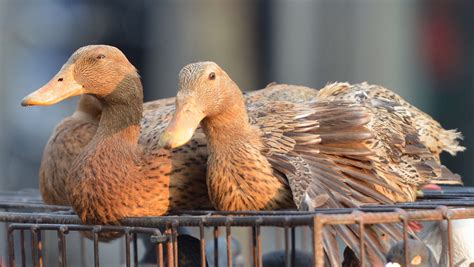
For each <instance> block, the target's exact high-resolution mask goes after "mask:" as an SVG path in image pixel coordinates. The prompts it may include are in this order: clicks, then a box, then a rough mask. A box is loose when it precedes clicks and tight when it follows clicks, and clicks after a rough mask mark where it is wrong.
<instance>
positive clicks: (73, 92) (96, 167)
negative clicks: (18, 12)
mask: <svg viewBox="0 0 474 267" xmlns="http://www.w3.org/2000/svg"><path fill="white" fill-rule="evenodd" d="M316 94H317V91H316V90H314V89H311V88H307V87H302V86H291V85H270V86H269V87H268V88H265V89H263V90H259V91H255V92H252V93H249V94H248V97H249V98H251V100H249V102H250V103H252V102H257V100H258V99H259V98H269V99H287V98H291V100H293V101H295V102H298V101H305V100H307V99H309V98H311V96H315V95H316ZM77 95H89V96H92V97H94V98H95V99H97V100H98V102H100V107H101V113H100V121H99V123H98V125H97V126H96V127H94V125H93V124H94V123H95V122H92V123H91V125H90V127H86V128H87V133H84V134H83V135H82V137H83V138H82V139H81V138H80V137H78V136H76V135H75V134H74V131H73V129H74V128H75V127H80V125H81V122H80V121H77V120H73V123H72V125H70V126H69V125H60V126H58V127H65V128H66V129H68V131H55V133H54V135H53V136H52V137H51V140H53V141H50V142H49V144H48V147H47V151H46V152H45V155H44V157H45V160H44V162H43V166H42V170H44V169H49V171H48V173H49V174H51V175H52V176H48V175H44V176H43V178H44V179H51V180H49V181H44V184H48V185H49V186H50V188H48V189H47V191H48V193H51V194H55V192H59V191H61V192H64V193H65V194H64V195H65V197H66V198H67V200H68V202H69V204H70V205H71V206H72V207H73V208H74V210H75V212H76V213H77V214H78V215H79V217H80V218H81V219H82V221H83V222H84V223H89V224H116V223H119V221H120V219H122V218H124V217H136V216H158V215H163V214H166V213H167V212H169V211H173V210H183V209H211V208H213V206H212V205H211V203H210V201H209V198H208V193H207V187H206V184H205V177H206V175H205V172H206V161H207V155H208V150H207V141H206V139H205V136H204V135H203V134H202V133H201V134H196V136H195V138H194V141H193V142H191V143H190V144H189V145H188V146H185V147H183V148H182V149H177V150H175V151H169V150H166V149H161V148H160V147H159V145H158V137H159V136H160V135H161V133H162V131H163V129H164V128H165V127H166V125H167V123H168V122H169V120H170V119H171V117H172V112H173V111H174V106H173V104H172V103H173V102H174V99H165V100H158V101H154V102H149V103H146V104H144V105H143V92H142V85H141V82H140V78H139V75H138V73H137V70H136V69H135V67H134V66H133V65H132V64H131V63H130V62H129V61H128V60H127V58H126V57H125V55H124V54H123V53H122V52H121V51H120V50H118V49H117V48H115V47H111V46H105V45H91V46H86V47H82V48H80V49H78V50H77V51H76V52H75V53H74V54H73V55H72V56H71V57H70V58H69V60H68V61H67V62H66V64H65V65H64V66H63V67H62V68H61V70H60V71H59V72H58V73H57V74H56V75H55V76H54V77H53V78H52V79H51V80H50V81H49V82H48V83H47V84H46V85H44V86H43V87H42V88H40V89H39V90H37V91H36V92H34V93H32V94H30V95H28V96H27V97H25V99H24V100H23V101H22V105H23V106H34V105H53V104H55V103H57V102H60V101H62V100H64V99H67V98H70V97H73V96H77ZM83 100H84V101H85V100H86V98H84V99H83ZM81 101H82V100H81ZM80 104H81V103H80ZM79 108H81V105H80V106H79ZM93 112H95V111H93ZM94 116H95V115H94ZM96 117H98V115H97V116H96ZM91 136H92V137H91ZM89 139H90V140H89ZM64 142H68V143H69V144H68V147H67V148H66V147H64V146H62V145H61V144H63V143H64ZM65 150H66V151H65ZM62 153H70V154H71V156H70V157H58V155H61V154H62ZM74 154H76V155H77V156H74ZM53 155H55V156H53ZM68 165H70V167H69V168H68V167H67V166H68ZM59 166H61V167H60V168H58V167H59ZM55 168H58V169H55ZM64 173H68V175H64ZM57 180H60V182H58V183H54V182H52V181H57ZM51 187H52V188H51ZM45 192H46V191H45ZM45 192H43V195H44V194H48V193H45ZM64 195H62V196H64ZM63 198H64V197H63ZM49 199H50V200H52V201H51V202H50V204H64V202H60V201H59V200H58V202H55V199H61V197H57V198H55V197H50V198H49Z"/></svg>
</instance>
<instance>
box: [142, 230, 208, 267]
mask: <svg viewBox="0 0 474 267" xmlns="http://www.w3.org/2000/svg"><path fill="white" fill-rule="evenodd" d="M177 238H178V249H179V250H178V266H180V267H181V266H182V267H200V266H201V242H200V241H199V239H197V238H195V237H194V236H191V235H188V234H180V235H178V237H177ZM144 244H145V247H146V248H147V250H146V252H145V255H143V258H142V259H141V260H140V263H144V264H150V265H152V264H153V265H156V263H157V262H158V259H157V255H156V250H155V249H154V248H155V245H156V244H152V243H151V242H149V239H147V240H145V243H144ZM163 247H164V249H163V259H162V262H163V263H164V266H168V261H167V259H168V250H167V249H166V245H163ZM206 266H208V265H207V260H206Z"/></svg>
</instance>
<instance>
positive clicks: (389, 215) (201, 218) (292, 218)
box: [0, 190, 474, 267]
mask: <svg viewBox="0 0 474 267" xmlns="http://www.w3.org/2000/svg"><path fill="white" fill-rule="evenodd" d="M447 193H448V195H450V196H451V195H455V194H456V190H452V191H448V192H447ZM424 197H425V198H426V199H423V200H421V201H418V202H414V203H401V204H397V205H390V206H381V205H374V206H365V207H361V208H359V209H318V210H316V211H314V212H300V211H265V212H256V211H248V212H218V211H182V212H179V213H175V214H172V215H169V216H162V217H143V218H126V219H124V220H122V221H121V224H122V225H113V226H112V225H96V226H94V225H82V224H81V221H80V220H79V218H78V217H77V216H76V215H74V214H73V213H72V211H71V209H70V208H69V207H64V206H54V205H43V204H41V203H38V202H37V201H31V202H20V201H18V199H17V198H14V201H11V202H9V201H8V197H5V196H0V209H4V210H7V211H2V212H0V222H3V223H7V224H8V227H7V252H8V253H7V254H8V256H7V258H8V264H9V265H8V266H17V265H18V264H19V263H21V266H27V253H26V251H27V247H29V249H30V251H31V264H32V266H44V261H45V259H44V258H43V254H44V249H45V245H46V243H45V242H43V240H42V236H43V233H47V232H54V233H55V234H56V240H57V246H55V247H54V248H48V251H49V250H53V249H57V251H58V257H57V266H61V267H62V266H68V260H69V259H68V257H67V251H68V248H69V246H68V244H67V243H68V241H67V237H68V235H70V233H71V232H80V233H89V234H91V235H90V236H91V237H92V240H93V262H94V266H100V265H101V256H100V255H102V254H101V247H102V245H101V242H100V236H101V234H104V233H110V232H118V233H121V234H123V236H122V237H120V238H123V242H125V246H124V249H125V263H124V264H125V266H138V265H139V259H138V255H139V251H138V245H137V235H138V234H144V235H146V236H148V238H151V241H152V243H153V244H154V246H155V247H154V251H155V252H156V255H157V257H156V265H157V266H180V265H179V260H180V255H181V253H182V252H181V249H184V248H182V247H181V246H182V245H181V244H179V238H178V235H179V233H178V228H179V227H183V226H184V227H195V229H196V230H197V231H198V237H199V238H198V239H197V240H198V243H199V247H200V248H199V251H198V252H197V253H198V254H199V257H200V265H201V266H206V264H207V262H208V256H209V255H206V250H205V247H206V244H207V243H208V240H207V239H206V229H210V230H212V239H213V240H214V242H210V244H212V245H213V246H212V250H213V252H214V254H213V260H214V266H219V259H221V258H225V259H226V262H227V266H233V264H234V263H235V262H234V259H233V251H234V250H236V249H237V248H236V247H234V246H233V243H232V235H233V234H234V233H235V231H234V228H235V227H247V228H248V229H251V230H252V234H251V240H252V241H251V248H250V251H251V257H252V260H253V266H255V267H260V266H263V256H262V255H263V250H264V248H263V247H262V239H263V238H264V236H263V235H262V227H280V228H282V229H283V230H284V232H283V233H284V263H283V264H284V266H296V264H297V263H296V262H297V259H296V253H295V251H296V234H295V229H296V228H297V227H309V229H311V232H312V260H313V265H314V266H316V267H320V266H324V259H325V255H324V247H323V242H322V240H323V230H324V228H325V227H327V226H331V225H349V224H354V225H358V231H359V234H360V236H361V239H360V240H359V242H360V251H359V255H358V257H359V259H360V262H361V266H370V264H369V263H368V262H367V260H366V257H365V255H367V251H366V244H365V238H364V236H365V234H366V226H367V225H371V224H384V223H401V224H402V225H403V233H404V235H403V239H404V241H405V253H407V252H408V249H407V248H408V247H407V242H406V241H407V240H408V223H409V222H411V221H442V220H446V221H447V235H448V243H447V245H448V255H449V263H450V266H454V260H453V259H454V258H453V250H454V249H453V245H454V244H453V240H452V221H453V220H457V219H466V218H474V191H473V192H471V191H467V193H463V194H460V197H457V198H449V199H445V198H446V195H441V194H437V193H432V194H431V195H430V194H425V195H424ZM429 197H434V198H435V199H428V198H429ZM460 207H462V208H463V209H455V208H460ZM219 227H224V228H225V233H224V235H225V248H226V250H225V251H226V252H225V253H223V254H222V253H219V239H218V238H219V235H220V231H219ZM160 229H163V232H162V231H160ZM25 232H26V233H29V235H30V239H31V240H30V242H29V244H28V242H25ZM15 233H18V234H17V235H15ZM15 236H17V239H15ZM18 237H19V242H18V241H16V240H18ZM132 251H133V253H132ZM165 252H166V253H165ZM121 253H123V252H121ZM132 254H133V256H132ZM17 255H19V256H20V257H19V258H18V259H17V258H16V256H17ZM28 255H29V254H28ZM0 256H2V255H1V254H0ZM28 257H29V256H28ZM405 261H406V264H408V263H409V262H408V261H409V259H408V254H405ZM132 263H133V265H132Z"/></svg>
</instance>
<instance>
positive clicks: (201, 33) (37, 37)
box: [0, 0, 474, 190]
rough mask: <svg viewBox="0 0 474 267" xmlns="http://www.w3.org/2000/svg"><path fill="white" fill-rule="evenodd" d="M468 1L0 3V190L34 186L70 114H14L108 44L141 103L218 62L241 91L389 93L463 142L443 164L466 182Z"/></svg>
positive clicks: (473, 72)
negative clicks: (76, 57) (50, 142)
mask: <svg viewBox="0 0 474 267" xmlns="http://www.w3.org/2000/svg"><path fill="white" fill-rule="evenodd" d="M472 10H474V3H473V2H472V1H468V0H466V1H443V0H440V1H396V0H385V1H378V0H365V1H349V0H347V1H330V0H327V1H270V0H267V1H252V0H249V1H219V0H204V1H191V0H190V1H172V0H168V1H163V0H160V1H152V0H139V1H128V0H118V1H108V0H82V1H53V0H42V1H35V0H0V129H1V130H0V189H1V190H17V189H20V188H25V187H37V186H38V168H39V164H40V160H41V155H42V150H43V147H44V145H45V143H46V141H47V139H48V137H49V135H50V134H51V132H52V129H53V127H54V126H55V125H56V124H57V123H58V122H59V121H60V120H61V119H62V118H64V117H66V116H68V115H70V114H71V113H72V112H73V110H74V108H75V101H76V99H74V100H69V101H65V102H63V103H60V104H58V105H55V106H52V107H32V108H22V107H20V101H21V99H22V98H23V97H24V96H26V95H27V94H28V93H30V92H32V91H33V90H35V89H37V88H39V87H40V86H41V85H43V84H44V83H45V82H47V81H48V80H49V79H50V78H51V77H52V76H53V75H54V74H55V73H56V72H57V71H58V70H59V68H60V67H61V66H62V64H63V63H64V62H65V61H66V60H67V58H68V57H69V56H70V55H71V53H72V52H74V51H75V50H76V49H77V48H79V47H81V46H83V45H87V44H110V45H114V46H117V47H119V48H120V49H121V50H123V51H124V52H125V54H126V55H127V56H128V57H129V59H130V61H131V62H132V63H133V64H134V65H135V66H136V67H137V68H138V69H139V71H140V74H141V75H142V77H143V83H144V88H145V98H146V100H147V101H148V100H154V99H158V98H163V97H169V96H174V95H175V93H176V90H177V74H178V71H179V70H180V68H181V67H182V66H184V65H185V64H187V63H190V62H195V61H201V60H213V61H216V62H218V63H219V64H220V65H221V66H222V67H223V68H224V69H225V70H226V71H227V72H228V73H229V74H230V75H231V77H233V79H234V80H235V81H236V82H237V83H238V84H239V85H240V86H241V88H242V89H243V90H255V89H258V88H262V87H265V85H266V84H268V83H270V82H272V81H277V82H282V83H292V84H301V85H306V86H310V87H314V88H321V87H323V86H324V85H325V84H326V83H327V82H331V81H348V82H351V83H356V82H363V81H368V82H369V83H374V84H380V85H383V86H385V87H387V88H390V89H392V90H394V91H396V92H397V93H399V94H400V95H402V96H403V97H404V98H406V99H407V100H408V101H409V102H411V103H413V104H414V105H416V106H418V107H419V108H421V109H422V110H424V111H426V112H428V113H429V114H431V115H432V116H433V117H434V118H435V119H437V120H439V121H440V122H441V123H442V125H443V126H444V127H446V128H458V129H460V130H461V131H462V132H463V133H464V135H465V141H464V142H463V144H464V145H465V146H466V147H467V148H468V149H467V151H466V152H464V153H461V154H459V155H458V156H456V157H455V158H453V157H451V156H449V155H445V156H444V157H443V161H444V162H445V164H446V165H448V166H449V167H450V168H451V169H452V170H453V171H455V172H457V173H459V174H461V175H462V176H463V178H464V180H465V182H466V184H470V185H474V180H473V178H472V176H471V174H472V173H473V168H474V164H473V163H474V162H473V158H474V155H473V153H474V152H473V151H474V149H471V148H472V147H473V140H474V129H473V127H472V125H473V122H474V116H473V115H471V114H472V112H473V111H474V105H472V102H473V101H474V96H473V90H472V89H473V81H474V49H472V47H474V16H472V14H471V13H472Z"/></svg>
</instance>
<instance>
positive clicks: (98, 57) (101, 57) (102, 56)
mask: <svg viewBox="0 0 474 267" xmlns="http://www.w3.org/2000/svg"><path fill="white" fill-rule="evenodd" d="M103 58H105V55H102V54H100V55H98V56H97V59H103Z"/></svg>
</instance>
